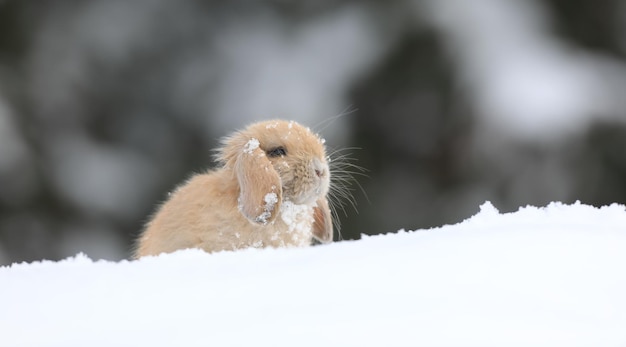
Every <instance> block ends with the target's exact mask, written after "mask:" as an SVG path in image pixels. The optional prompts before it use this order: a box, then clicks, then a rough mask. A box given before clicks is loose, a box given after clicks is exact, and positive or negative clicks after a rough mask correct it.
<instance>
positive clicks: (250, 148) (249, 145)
mask: <svg viewBox="0 0 626 347" xmlns="http://www.w3.org/2000/svg"><path fill="white" fill-rule="evenodd" d="M257 148H259V140H257V139H255V138H251V139H250V140H248V142H246V145H245V146H244V147H243V152H244V153H246V154H252V152H254V150H255V149H257Z"/></svg>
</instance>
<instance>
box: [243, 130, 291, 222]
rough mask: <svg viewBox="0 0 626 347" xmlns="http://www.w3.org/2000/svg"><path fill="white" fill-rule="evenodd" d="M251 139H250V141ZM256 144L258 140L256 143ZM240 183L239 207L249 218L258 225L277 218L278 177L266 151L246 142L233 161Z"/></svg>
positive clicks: (280, 197) (279, 197) (280, 191)
mask: <svg viewBox="0 0 626 347" xmlns="http://www.w3.org/2000/svg"><path fill="white" fill-rule="evenodd" d="M251 141H252V140H251ZM256 144H257V145H258V142H256ZM235 173H236V175H237V180H238V182H239V210H240V211H241V213H242V214H243V215H244V216H245V217H246V218H248V219H249V220H250V221H252V222H254V223H259V224H263V225H265V224H267V223H271V222H273V221H274V219H276V216H277V215H278V211H279V209H280V204H281V203H282V195H283V192H282V187H281V181H280V176H278V173H277V172H276V170H274V167H273V166H272V163H270V161H269V159H267V156H266V155H265V152H263V150H262V149H261V148H259V147H258V146H254V143H253V144H252V146H251V143H250V142H249V143H248V144H246V146H245V147H244V148H243V149H242V150H241V152H240V153H239V156H238V157H237V160H236V162H235Z"/></svg>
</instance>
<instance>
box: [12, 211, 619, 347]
mask: <svg viewBox="0 0 626 347" xmlns="http://www.w3.org/2000/svg"><path fill="white" fill-rule="evenodd" d="M0 345H2V346H418V345H419V346H625V345H626V210H625V207H624V206H622V205H611V206H607V207H603V208H594V207H590V206H586V205H583V204H574V205H563V204H560V203H553V204H551V205H549V206H547V207H545V208H535V207H526V208H521V209H520V210H519V211H517V212H515V213H506V214H501V213H499V212H498V211H497V210H496V209H495V208H494V207H493V206H492V205H491V204H489V203H485V204H484V205H483V206H481V210H480V212H479V213H478V214H477V215H475V216H474V217H472V218H470V219H468V220H466V221H463V222H462V223H459V224H456V225H449V226H443V227H440V228H435V229H429V230H418V231H412V232H404V231H400V232H398V233H397V234H387V235H380V236H372V237H363V239H361V240H358V241H343V242H337V243H333V244H330V245H325V246H318V247H310V248H304V249H261V250H258V249H249V250H244V251H238V252H223V253H216V254H206V253H203V252H202V251H199V250H185V251H180V252H176V253H174V254H169V255H161V256H157V257H146V258H143V259H140V260H138V261H122V262H117V263H116V262H107V261H95V262H94V261H92V260H90V259H89V258H87V256H85V255H80V254H79V255H77V256H76V257H73V258H69V259H66V260H63V261H60V262H51V261H43V262H35V263H30V264H26V263H23V264H14V265H12V266H10V267H3V268H0Z"/></svg>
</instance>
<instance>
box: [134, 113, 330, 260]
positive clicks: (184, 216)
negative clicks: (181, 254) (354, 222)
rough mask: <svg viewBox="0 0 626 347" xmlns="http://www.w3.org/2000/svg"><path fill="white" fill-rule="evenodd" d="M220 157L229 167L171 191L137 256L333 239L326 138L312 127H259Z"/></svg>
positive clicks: (232, 143) (232, 142)
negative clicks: (329, 205) (329, 204)
mask: <svg viewBox="0 0 626 347" xmlns="http://www.w3.org/2000/svg"><path fill="white" fill-rule="evenodd" d="M276 148H280V149H281V150H279V151H277V150H276ZM283 152H284V154H281V153H283ZM268 153H269V154H268ZM277 153H278V155H276V154H277ZM219 160H220V161H221V162H222V163H223V167H221V168H219V169H216V170H213V171H209V172H207V173H204V174H199V175H195V176H193V177H191V178H190V179H189V180H188V181H187V182H185V183H184V184H183V185H181V186H180V187H179V188H178V189H176V191H174V192H173V193H172V194H171V195H170V197H169V199H168V200H167V201H166V202H165V203H164V204H163V205H162V206H161V208H160V209H159V210H158V211H157V213H156V214H155V215H154V217H153V218H152V220H151V221H150V222H149V223H148V224H147V226H146V229H145V231H144V232H143V234H142V235H141V237H140V239H139V242H138V245H137V249H136V254H135V256H136V257H141V256H145V255H156V254H159V253H163V252H165V253H169V252H173V251H176V250H179V249H185V248H200V249H203V250H205V251H207V252H215V251H222V250H236V249H242V248H248V247H257V248H259V247H303V246H308V245H310V244H311V242H312V239H313V237H315V238H316V239H318V240H320V241H322V242H330V241H332V234H333V231H332V221H331V217H330V211H329V207H328V201H327V199H326V194H327V192H328V185H329V180H330V177H329V176H330V172H329V169H328V164H327V163H326V157H325V149H324V146H323V140H320V139H319V138H318V137H317V136H316V135H314V134H312V133H310V131H309V130H308V129H306V128H304V127H302V126H300V125H298V124H297V123H294V122H285V121H270V122H263V123H256V124H253V125H252V126H250V127H249V128H247V129H246V130H244V131H241V132H238V133H236V134H235V135H234V136H232V137H230V138H227V139H226V140H225V142H224V147H223V148H222V150H221V151H220V154H219Z"/></svg>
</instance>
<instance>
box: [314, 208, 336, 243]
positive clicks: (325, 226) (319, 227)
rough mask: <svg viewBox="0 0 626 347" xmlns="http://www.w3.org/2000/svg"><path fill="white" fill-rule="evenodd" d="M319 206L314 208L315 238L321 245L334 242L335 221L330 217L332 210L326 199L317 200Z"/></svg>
mask: <svg viewBox="0 0 626 347" xmlns="http://www.w3.org/2000/svg"><path fill="white" fill-rule="evenodd" d="M316 205H317V206H315V207H314V208H313V216H314V217H315V221H314V223H313V237H314V238H315V239H316V240H318V241H319V242H321V243H329V242H332V241H333V221H332V218H331V216H330V208H329V207H328V200H327V199H326V197H321V198H319V199H318V200H317V204H316Z"/></svg>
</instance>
